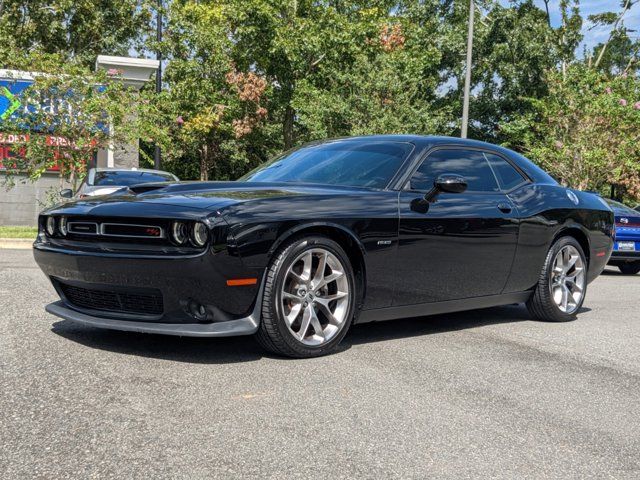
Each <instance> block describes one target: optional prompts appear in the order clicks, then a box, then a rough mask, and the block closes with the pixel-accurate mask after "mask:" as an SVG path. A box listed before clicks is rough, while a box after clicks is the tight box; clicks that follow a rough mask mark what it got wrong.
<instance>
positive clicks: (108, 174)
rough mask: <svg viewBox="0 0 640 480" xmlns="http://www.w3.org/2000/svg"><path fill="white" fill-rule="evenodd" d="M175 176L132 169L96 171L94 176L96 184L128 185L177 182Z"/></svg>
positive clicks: (94, 183)
mask: <svg viewBox="0 0 640 480" xmlns="http://www.w3.org/2000/svg"><path fill="white" fill-rule="evenodd" d="M175 180H176V179H175V178H174V177H173V176H172V175H169V174H162V173H155V172H154V173H151V172H137V171H135V170H131V171H113V170H108V171H102V172H96V174H95V177H94V178H93V185H94V186H101V187H103V186H104V187H106V186H116V187H127V186H129V185H135V184H137V183H148V182H175Z"/></svg>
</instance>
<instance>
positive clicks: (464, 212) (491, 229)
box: [393, 147, 526, 305]
mask: <svg viewBox="0 0 640 480" xmlns="http://www.w3.org/2000/svg"><path fill="white" fill-rule="evenodd" d="M509 169H510V170H512V171H513V172H510V171H509ZM501 171H502V173H501ZM512 173H514V174H515V175H516V176H517V178H511V181H510V182H511V183H510V184H508V183H506V182H505V181H503V180H502V179H500V181H499V178H500V177H501V175H502V176H504V177H505V178H507V179H508V177H509V175H510V174H512ZM443 174H457V175H461V176H463V177H464V179H465V181H466V182H467V189H466V191H464V192H463V193H445V192H440V193H438V194H437V195H436V196H435V198H434V199H433V200H432V201H431V202H429V203H426V204H425V202H424V201H423V199H424V195H425V193H426V192H428V191H429V190H430V189H431V188H433V185H434V181H435V179H436V178H438V177H439V176H440V175H443ZM525 181H526V179H525V178H524V177H523V176H522V175H521V174H520V173H519V172H518V171H517V170H516V169H515V168H513V166H512V165H510V163H509V162H508V161H507V160H506V159H505V158H503V157H501V156H500V155H496V154H495V153H494V152H488V151H483V150H477V149H468V148H460V147H455V148H453V147H451V148H438V149H436V150H434V151H432V152H430V153H429V154H428V156H427V157H426V158H425V159H424V160H423V161H422V163H421V164H420V165H419V166H418V167H417V169H416V170H415V172H414V173H413V174H412V176H411V177H410V180H409V181H408V182H407V184H406V186H405V187H404V189H403V190H402V191H401V192H400V193H399V215H400V222H399V236H398V250H397V253H398V256H397V262H398V264H397V268H398V270H397V282H396V290H395V292H394V300H393V304H394V305H412V304H417V303H429V302H442V301H448V300H456V299H462V298H471V297H480V296H486V295H496V294H500V293H501V292H502V290H503V288H504V286H505V284H506V282H507V279H508V276H509V273H510V271H511V264H512V262H513V258H514V254H515V249H516V244H517V240H518V226H519V223H518V218H517V217H518V216H517V212H516V209H515V206H514V205H513V204H512V202H511V201H510V200H509V198H508V196H507V195H506V193H505V191H504V190H505V188H506V187H509V186H510V185H514V184H517V183H518V182H519V183H523V182H525Z"/></svg>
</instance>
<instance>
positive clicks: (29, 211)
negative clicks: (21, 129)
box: [0, 55, 158, 226]
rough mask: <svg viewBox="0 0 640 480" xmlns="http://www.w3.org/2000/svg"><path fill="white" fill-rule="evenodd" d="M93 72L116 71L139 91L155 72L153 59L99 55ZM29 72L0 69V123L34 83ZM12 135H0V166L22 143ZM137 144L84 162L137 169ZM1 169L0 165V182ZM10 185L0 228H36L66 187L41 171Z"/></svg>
mask: <svg viewBox="0 0 640 480" xmlns="http://www.w3.org/2000/svg"><path fill="white" fill-rule="evenodd" d="M96 69H106V70H115V71H118V73H119V75H118V79H119V80H120V81H123V82H124V83H125V84H126V85H128V86H130V87H131V88H135V89H137V90H139V89H140V88H141V87H142V86H143V85H144V84H145V83H146V82H148V81H149V80H150V79H151V76H152V75H153V73H154V72H155V71H156V70H157V69H158V61H157V60H148V59H140V58H130V57H112V56H106V55H100V56H98V58H97V59H96ZM34 75H35V74H34V73H33V72H20V71H15V70H0V121H1V120H2V119H4V118H7V117H8V116H9V115H11V114H13V112H14V111H15V110H17V109H18V108H20V93H21V92H22V91H23V90H25V89H26V88H27V87H29V85H31V84H32V83H33V81H34ZM16 137H17V136H14V135H4V136H3V135H2V134H0V165H1V164H2V160H3V159H5V160H6V159H8V158H10V157H11V155H13V154H15V152H14V150H15V148H16V147H15V145H16V144H19V143H20V142H22V141H24V136H22V137H23V138H16ZM59 141H64V139H59V138H56V137H55V136H49V137H48V138H47V142H51V144H52V145H53V144H56V142H59ZM138 152H139V149H138V145H119V144H115V145H113V148H109V149H99V150H97V151H96V153H95V156H94V158H92V159H88V161H89V162H90V163H91V164H92V165H95V166H98V167H125V168H131V167H137V166H138V161H139V157H138ZM2 170H3V167H1V166H0V182H2V181H3V180H4V179H2V178H1V176H2ZM14 183H15V184H14V186H13V187H11V188H8V186H6V185H0V225H27V226H32V225H36V221H37V218H38V213H39V212H40V210H42V208H43V206H44V205H45V204H46V203H47V201H48V196H51V195H52V194H53V195H55V193H56V192H57V191H59V190H60V189H62V188H67V187H68V185H65V184H64V182H63V180H62V179H61V178H60V176H59V175H58V173H57V172H56V171H55V170H52V171H48V172H45V173H44V174H43V175H42V176H41V177H40V178H39V179H38V180H37V181H35V182H31V181H30V180H29V179H28V178H27V177H26V176H24V175H16V176H14Z"/></svg>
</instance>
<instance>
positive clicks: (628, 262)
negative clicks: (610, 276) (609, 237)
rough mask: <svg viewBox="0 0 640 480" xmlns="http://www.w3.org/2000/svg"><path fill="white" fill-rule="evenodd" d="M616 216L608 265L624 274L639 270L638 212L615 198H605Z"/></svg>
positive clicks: (639, 236)
mask: <svg viewBox="0 0 640 480" xmlns="http://www.w3.org/2000/svg"><path fill="white" fill-rule="evenodd" d="M606 202H607V203H608V204H609V206H610V207H611V210H613V213H614V215H615V217H616V241H615V243H614V244H613V253H612V254H611V259H610V260H609V265H615V266H616V267H618V268H619V269H620V271H621V272H622V273H624V274H625V275H634V274H636V273H638V272H640V212H639V211H637V210H633V209H632V208H629V207H627V206H626V205H623V204H622V203H620V202H616V201H615V200H609V199H606Z"/></svg>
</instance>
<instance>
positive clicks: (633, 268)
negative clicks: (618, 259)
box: [618, 262, 640, 275]
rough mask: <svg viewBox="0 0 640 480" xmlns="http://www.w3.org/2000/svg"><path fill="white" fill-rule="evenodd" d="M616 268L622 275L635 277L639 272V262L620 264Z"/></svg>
mask: <svg viewBox="0 0 640 480" xmlns="http://www.w3.org/2000/svg"><path fill="white" fill-rule="evenodd" d="M618 268H619V269H620V272H622V273H623V274H624V275H635V274H636V273H638V272H640V262H633V263H622V264H620V265H618Z"/></svg>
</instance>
